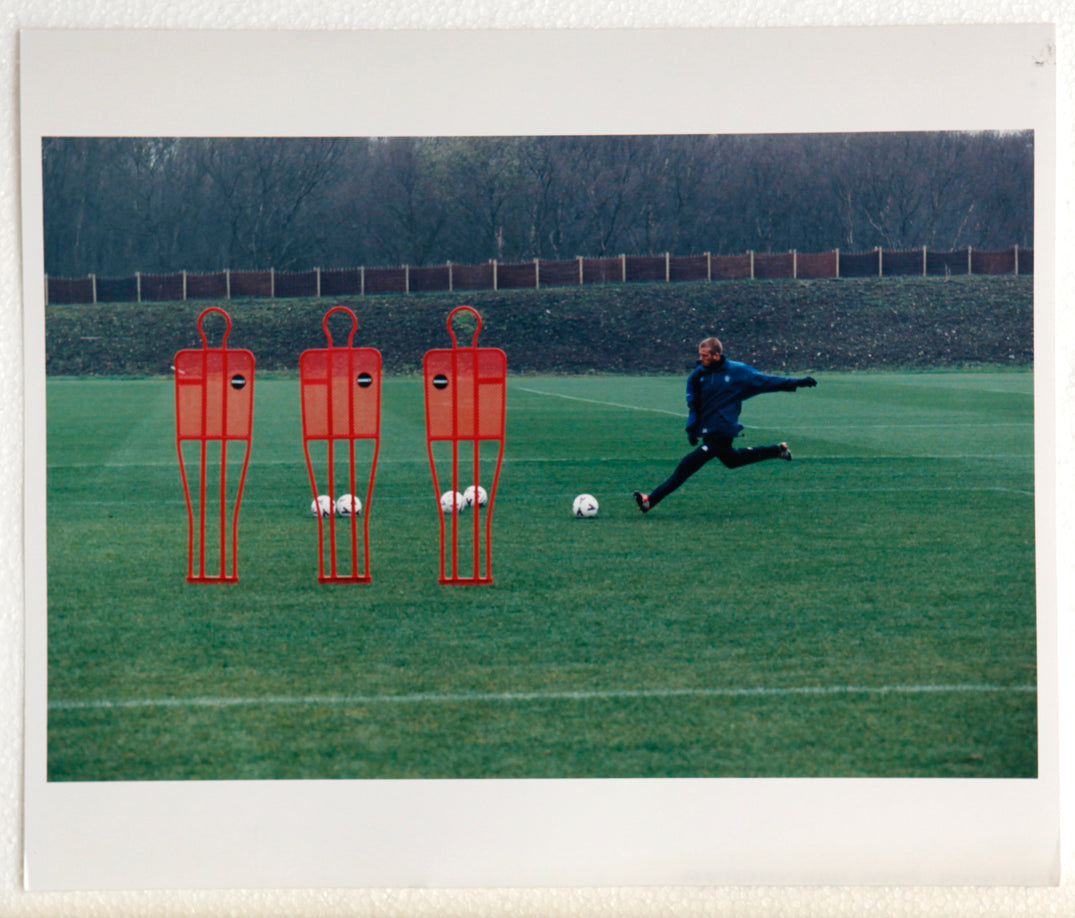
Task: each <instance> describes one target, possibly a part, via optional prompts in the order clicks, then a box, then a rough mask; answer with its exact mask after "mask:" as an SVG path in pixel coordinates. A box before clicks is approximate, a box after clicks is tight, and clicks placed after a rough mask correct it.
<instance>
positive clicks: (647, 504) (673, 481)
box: [634, 437, 791, 513]
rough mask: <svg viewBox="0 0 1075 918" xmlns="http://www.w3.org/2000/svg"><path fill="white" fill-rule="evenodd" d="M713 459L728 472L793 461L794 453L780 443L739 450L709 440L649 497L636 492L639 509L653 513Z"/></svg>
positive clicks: (725, 439)
mask: <svg viewBox="0 0 1075 918" xmlns="http://www.w3.org/2000/svg"><path fill="white" fill-rule="evenodd" d="M710 459H719V460H720V461H721V462H722V463H723V464H724V465H725V466H727V467H728V468H730V469H737V468H741V467H742V466H744V465H752V464H753V463H755V462H761V461H763V460H765V459H786V460H788V461H790V460H791V450H790V449H788V445H787V443H778V444H776V445H775V446H749V447H744V448H742V449H736V448H735V447H734V446H732V439H731V437H709V438H707V439H706V441H705V442H704V443H703V444H702V445H701V446H699V447H698V448H697V449H695V450H693V451H692V452H690V453H687V455H686V456H684V457H683V458H682V459H681V460H680V463H679V465H678V466H676V470H675V471H674V472H673V473H672V474H671V475H670V476H669V477H668V479H667V480H666V481H664V482H662V483H661V484H659V485H657V487H656V488H654V489H653V490H652V491H651V492H650V493H649V494H644V493H643V492H641V491H635V492H634V497H635V503H637V504H638V509H639V510H641V511H642V512H643V513H649V511H650V510H652V509H653V508H654V507H656V506H657V504H659V503H660V502H661V501H662V500H664V499H665V498H666V497H667V496H668V495H669V494H671V493H672V492H673V491H674V490H676V488H678V487H679V486H680V485H682V484H683V483H684V482H685V481H686V480H687V479H688V478H690V477H691V475H693V474H694V473H695V472H697V471H698V469H700V468H701V467H702V466H703V465H705V464H706V463H707V462H708V461H709V460H710Z"/></svg>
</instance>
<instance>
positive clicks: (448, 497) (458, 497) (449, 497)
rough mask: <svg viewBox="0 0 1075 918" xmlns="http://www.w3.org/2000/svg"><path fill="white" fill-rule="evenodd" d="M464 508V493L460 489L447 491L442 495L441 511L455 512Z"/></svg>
mask: <svg viewBox="0 0 1075 918" xmlns="http://www.w3.org/2000/svg"><path fill="white" fill-rule="evenodd" d="M462 509H463V495H462V494H460V493H459V492H458V491H445V492H444V493H443V494H442V495H441V496H440V512H441V513H455V512H456V511H458V510H462Z"/></svg>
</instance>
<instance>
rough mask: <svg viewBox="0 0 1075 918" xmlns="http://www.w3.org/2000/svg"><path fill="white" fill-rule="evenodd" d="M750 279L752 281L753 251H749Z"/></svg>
mask: <svg viewBox="0 0 1075 918" xmlns="http://www.w3.org/2000/svg"><path fill="white" fill-rule="evenodd" d="M750 279H751V280H754V250H753V249H751V250H750Z"/></svg>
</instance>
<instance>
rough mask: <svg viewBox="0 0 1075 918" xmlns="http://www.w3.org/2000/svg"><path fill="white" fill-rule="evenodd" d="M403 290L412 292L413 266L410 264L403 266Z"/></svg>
mask: <svg viewBox="0 0 1075 918" xmlns="http://www.w3.org/2000/svg"><path fill="white" fill-rule="evenodd" d="M403 292H404V293H410V292H411V266H410V265H404V266H403Z"/></svg>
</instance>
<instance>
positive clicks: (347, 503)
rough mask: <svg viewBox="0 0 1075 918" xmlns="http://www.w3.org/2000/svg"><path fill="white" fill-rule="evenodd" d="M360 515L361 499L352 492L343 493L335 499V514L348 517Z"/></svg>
mask: <svg viewBox="0 0 1075 918" xmlns="http://www.w3.org/2000/svg"><path fill="white" fill-rule="evenodd" d="M361 515H362V501H361V500H359V499H358V498H357V497H356V496H355V495H354V494H344V495H343V496H342V497H339V498H337V500H336V516H342V517H350V516H361Z"/></svg>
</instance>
